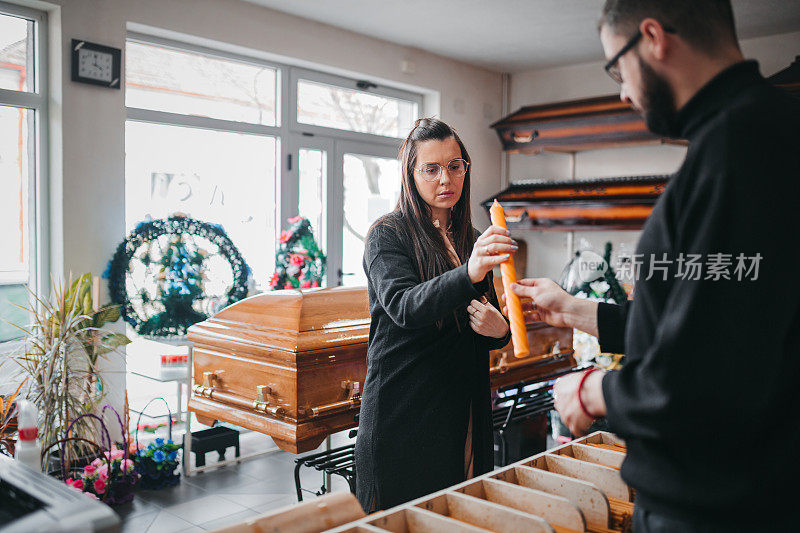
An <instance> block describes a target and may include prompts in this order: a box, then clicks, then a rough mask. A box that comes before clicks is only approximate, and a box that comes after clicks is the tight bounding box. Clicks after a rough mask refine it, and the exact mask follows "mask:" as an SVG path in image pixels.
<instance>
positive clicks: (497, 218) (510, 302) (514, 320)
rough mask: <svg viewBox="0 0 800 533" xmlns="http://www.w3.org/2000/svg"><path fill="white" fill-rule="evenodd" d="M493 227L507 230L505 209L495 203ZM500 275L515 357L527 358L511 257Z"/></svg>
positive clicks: (525, 339) (525, 333) (526, 338)
mask: <svg viewBox="0 0 800 533" xmlns="http://www.w3.org/2000/svg"><path fill="white" fill-rule="evenodd" d="M489 214H490V215H491V218H492V225H493V226H500V227H501V228H506V216H505V214H504V213H503V207H502V206H501V205H500V204H498V203H497V200H495V201H494V203H493V204H492V207H491V208H490V209H489ZM500 274H501V275H502V276H503V292H505V295H506V307H507V308H508V319H509V321H510V322H511V343H512V344H513V345H514V356H515V357H525V356H526V355H528V354H529V353H530V348H528V330H527V328H526V327H525V319H524V317H523V316H522V303H520V301H519V296H517V295H516V294H514V293H513V292H512V291H511V284H512V283H516V282H517V271H516V269H515V268H514V260H513V258H512V257H510V256H509V258H508V261H506V262H504V263H501V264H500Z"/></svg>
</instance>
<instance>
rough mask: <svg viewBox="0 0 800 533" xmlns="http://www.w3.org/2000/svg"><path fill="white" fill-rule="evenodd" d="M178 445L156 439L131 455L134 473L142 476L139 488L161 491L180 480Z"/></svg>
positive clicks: (179, 447) (169, 440) (170, 441)
mask: <svg viewBox="0 0 800 533" xmlns="http://www.w3.org/2000/svg"><path fill="white" fill-rule="evenodd" d="M180 449H181V446H180V445H179V444H175V443H174V442H172V439H167V440H164V439H161V438H158V439H156V441H155V442H154V443H151V444H149V445H148V446H147V448H145V447H141V448H139V449H138V450H136V452H135V454H134V455H133V459H134V463H135V465H136V471H137V472H138V473H139V474H140V475H141V476H142V479H141V483H140V485H141V487H142V488H145V489H161V488H164V487H168V486H172V485H175V484H177V483H178V481H179V480H180V477H181V475H180V473H175V469H176V468H178V450H180Z"/></svg>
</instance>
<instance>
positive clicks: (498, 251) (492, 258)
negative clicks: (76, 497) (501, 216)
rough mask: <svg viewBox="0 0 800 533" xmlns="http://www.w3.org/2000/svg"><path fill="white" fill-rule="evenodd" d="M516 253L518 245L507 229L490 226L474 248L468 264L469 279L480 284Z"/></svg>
mask: <svg viewBox="0 0 800 533" xmlns="http://www.w3.org/2000/svg"><path fill="white" fill-rule="evenodd" d="M516 251H517V244H516V243H515V242H514V240H513V239H512V238H511V237H509V236H508V230H506V228H501V227H499V226H489V229H487V230H486V231H484V232H483V234H482V235H481V236H480V237H478V239H477V240H476V241H475V244H474V245H473V246H472V255H470V256H469V261H468V262H467V273H468V274H469V279H470V280H471V281H472V283H478V282H480V281H481V280H483V278H485V277H486V274H488V273H489V271H490V270H492V269H493V268H494V267H496V266H497V265H499V264H500V263H502V262H504V261H506V260H508V259H509V258H510V257H511V255H510V254H511V253H513V252H516Z"/></svg>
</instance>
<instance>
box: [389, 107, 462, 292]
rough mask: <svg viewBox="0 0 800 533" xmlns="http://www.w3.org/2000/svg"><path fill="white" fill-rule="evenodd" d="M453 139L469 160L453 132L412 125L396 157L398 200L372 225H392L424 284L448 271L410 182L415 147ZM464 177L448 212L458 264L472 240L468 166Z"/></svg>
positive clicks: (435, 124)
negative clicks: (398, 174)
mask: <svg viewBox="0 0 800 533" xmlns="http://www.w3.org/2000/svg"><path fill="white" fill-rule="evenodd" d="M445 139H455V141H456V142H457V143H458V147H459V148H460V149H461V157H462V158H463V159H465V160H466V161H468V162H469V161H470V158H469V154H468V153H467V149H466V147H465V146H464V143H463V142H461V139H460V138H459V136H458V134H457V133H456V131H455V130H454V129H453V128H451V127H450V126H448V125H447V124H445V123H444V122H442V121H441V120H437V119H435V118H421V119H419V120H417V121H416V122H415V123H414V127H413V128H412V130H411V132H410V133H409V134H408V137H406V140H405V141H403V144H402V146H401V147H400V153H399V155H398V158H399V159H400V161H401V163H402V164H401V172H402V173H403V176H402V180H403V181H402V184H401V188H400V198H399V199H398V201H397V207H395V209H394V211H393V212H392V213H390V214H389V215H387V216H386V217H384V218H382V219H381V220H379V221H378V222H376V224H379V223H388V224H391V225H392V226H395V228H396V230H397V233H398V237H400V238H403V240H404V241H406V242H407V243H408V245H409V246H410V247H411V248H412V251H413V256H414V260H415V263H416V267H417V272H418V273H419V276H420V280H421V281H428V280H430V279H432V278H435V277H436V276H439V275H441V274H444V273H445V272H446V271H448V270H450V269H451V268H452V263H451V262H450V259H449V255H448V253H447V248H446V247H445V244H444V241H443V240H442V237H441V234H440V232H439V230H438V229H437V228H436V227H435V226H434V225H433V221H432V220H431V208H430V206H429V205H428V203H427V202H425V200H423V199H422V196H420V194H419V191H417V185H416V183H415V182H414V168H415V167H416V165H417V144H418V143H420V142H424V141H430V140H437V141H443V140H445ZM471 166H472V165H468V166H467V173H466V175H465V176H464V184H463V186H462V188H461V198H459V199H458V202H457V203H456V205H454V206H453V208H452V210H451V212H450V221H451V229H452V232H453V241H454V248H455V250H456V253H457V254H458V257H459V259H460V260H461V262H462V263H465V262H466V261H467V259H469V256H470V254H472V245H473V243H474V240H475V236H474V234H473V229H472V212H471V210H470V202H469V186H470V167H471Z"/></svg>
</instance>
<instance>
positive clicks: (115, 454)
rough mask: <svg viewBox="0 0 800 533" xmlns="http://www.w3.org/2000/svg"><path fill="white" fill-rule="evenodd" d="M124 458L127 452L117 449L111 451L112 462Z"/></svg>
mask: <svg viewBox="0 0 800 533" xmlns="http://www.w3.org/2000/svg"><path fill="white" fill-rule="evenodd" d="M123 457H125V450H117V449H116V448H114V449H113V450H111V460H112V461H114V460H116V459H122V458H123Z"/></svg>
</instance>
